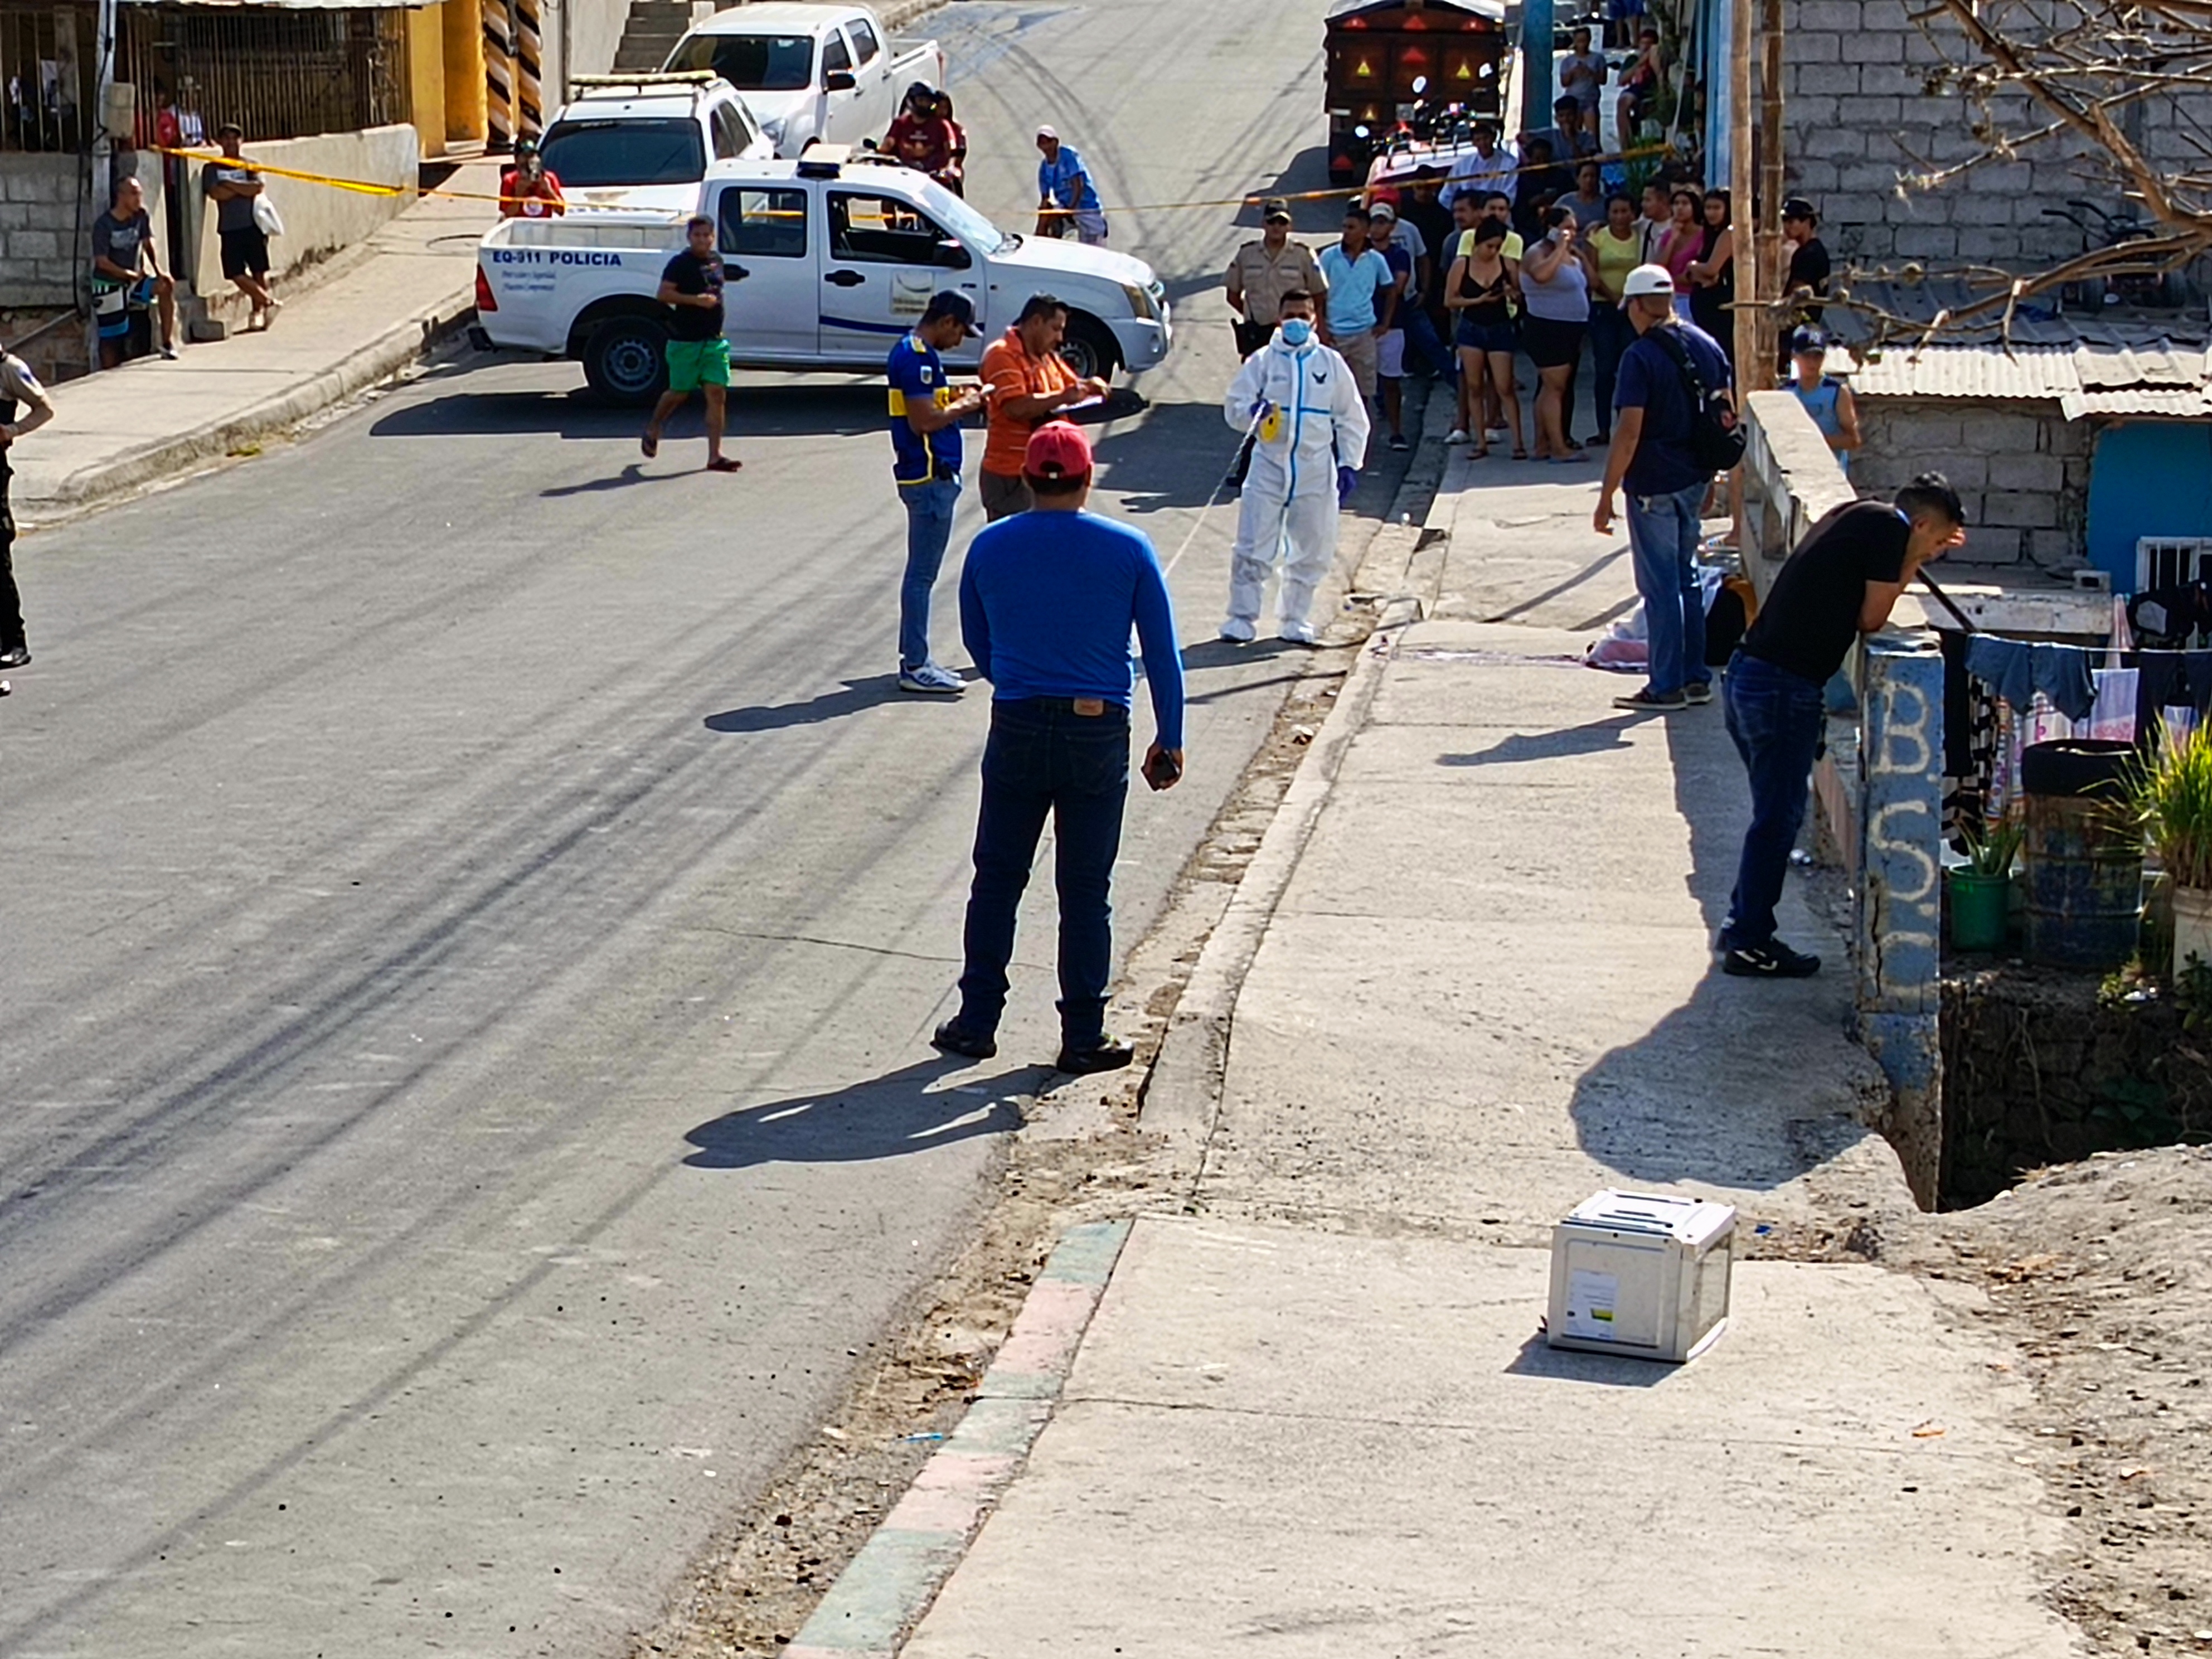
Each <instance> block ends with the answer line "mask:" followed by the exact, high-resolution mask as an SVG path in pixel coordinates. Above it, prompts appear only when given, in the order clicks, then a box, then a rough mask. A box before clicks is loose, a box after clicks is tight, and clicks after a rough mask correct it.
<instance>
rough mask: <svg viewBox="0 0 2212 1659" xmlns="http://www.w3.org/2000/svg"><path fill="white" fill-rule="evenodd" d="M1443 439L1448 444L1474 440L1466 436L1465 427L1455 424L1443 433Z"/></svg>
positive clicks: (1465, 442) (1466, 442)
mask: <svg viewBox="0 0 2212 1659" xmlns="http://www.w3.org/2000/svg"><path fill="white" fill-rule="evenodd" d="M1444 441H1445V442H1446V443H1448V444H1468V443H1473V442H1474V439H1472V438H1470V437H1468V434H1467V428H1465V427H1463V426H1455V427H1454V428H1452V429H1451V430H1450V431H1449V433H1447V434H1446V435H1445V436H1444Z"/></svg>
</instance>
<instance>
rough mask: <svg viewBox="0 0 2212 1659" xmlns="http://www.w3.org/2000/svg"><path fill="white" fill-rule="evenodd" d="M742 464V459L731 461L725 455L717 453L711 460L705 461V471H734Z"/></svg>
mask: <svg viewBox="0 0 2212 1659" xmlns="http://www.w3.org/2000/svg"><path fill="white" fill-rule="evenodd" d="M743 465H744V462H743V461H733V460H732V459H730V458H729V457H728V456H727V455H717V456H715V457H714V459H713V460H711V461H709V462H708V463H707V471H709V472H735V471H737V470H738V468H740V467H742V466H743Z"/></svg>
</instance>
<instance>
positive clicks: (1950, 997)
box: [1942, 967, 2212, 1209]
mask: <svg viewBox="0 0 2212 1659" xmlns="http://www.w3.org/2000/svg"><path fill="white" fill-rule="evenodd" d="M1943 1074H1944V1099H1943V1131H1944V1133H1943V1177H1942V1207H1943V1208H1945V1209H1956V1208H1960V1207H1961V1206H1967V1205H1973V1204H1979V1203H1982V1202H1984V1201H1985V1200H1989V1199H1991V1198H1994V1197H1995V1196H1996V1194H1998V1193H2000V1192H2002V1191H2003V1190H2004V1189H2005V1188H2008V1187H2009V1186H2011V1185H2012V1184H2013V1183H2014V1182H2015V1181H2017V1180H2018V1179H2019V1178H2020V1176H2021V1172H2022V1171H2024V1170H2032V1169H2035V1168H2038V1167H2039V1166H2041V1165H2043V1164H2070V1163H2073V1162H2075V1160H2077V1159H2080V1158H2087V1157H2088V1156H2089V1154H2090V1153H2092V1152H2103V1151H2106V1150H2108V1149H2111V1148H2114V1147H2129V1146H2163V1145H2166V1144H2167V1143H2169V1142H2172V1141H2176V1140H2183V1141H2203V1140H2206V1139H2212V1037H2207V1036H2203V1035H2201V1034H2195V1033H2191V1032H2190V1031H2189V1030H2187V1029H2186V1028H2185V1021H2184V1017H2183V1012H2182V1010H2181V1008H2180V1007H2179V1006H2177V1005H2176V1003H2175V1001H2174V1000H2173V998H2172V996H2171V995H2164V996H2160V997H2159V998H2157V999H2155V1000H2149V1001H2142V1002H2128V1001H2124V1000H2109V999H2107V998H2106V997H2104V996H2103V995H2101V994H2100V988H2099V986H2098V982H2097V981H2096V980H2095V979H2093V978H2091V977H2087V976H2085V975H2061V974H2057V973H2052V972H2049V971H2045V970H2039V969H2025V968H2018V967H2015V968H2007V969H1986V970H1984V971H1982V972H1980V973H1974V974H1964V975H1952V976H1948V977H1946V978H1945V980H1944V981H1943Z"/></svg>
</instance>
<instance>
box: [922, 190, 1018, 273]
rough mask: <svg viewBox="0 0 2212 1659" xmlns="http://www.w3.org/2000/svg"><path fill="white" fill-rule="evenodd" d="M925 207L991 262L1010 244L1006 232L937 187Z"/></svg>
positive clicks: (947, 191)
mask: <svg viewBox="0 0 2212 1659" xmlns="http://www.w3.org/2000/svg"><path fill="white" fill-rule="evenodd" d="M923 205H924V206H926V207H927V209H928V210H929V216H930V217H931V218H933V219H935V220H936V221H938V222H939V223H940V224H942V225H943V226H944V227H945V229H946V230H948V231H950V232H951V234H953V235H955V236H957V237H958V238H959V239H960V240H962V241H963V242H964V243H966V244H967V245H968V246H969V247H970V248H972V249H974V250H975V252H978V253H980V254H981V255H982V256H983V257H984V258H990V257H991V256H992V255H993V254H994V253H996V252H999V251H1000V249H1001V248H1003V247H1005V246H1006V233H1005V232H1004V231H1002V230H1000V228H998V226H996V225H994V224H993V223H992V222H990V220H988V219H987V218H986V217H984V216H983V215H982V214H981V213H980V212H978V211H977V210H975V209H974V208H972V207H969V205H968V204H967V203H966V202H965V201H963V200H962V199H961V198H960V197H957V196H955V195H954V194H953V193H952V192H951V191H949V190H940V189H939V188H938V187H937V186H935V185H932V186H931V187H930V191H929V196H928V199H927V201H926V202H925V203H924V204H923Z"/></svg>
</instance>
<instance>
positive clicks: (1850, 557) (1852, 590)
mask: <svg viewBox="0 0 2212 1659" xmlns="http://www.w3.org/2000/svg"><path fill="white" fill-rule="evenodd" d="M1911 533H1912V526H1911V525H1909V524H1907V523H1906V522H1905V518H1904V515H1903V514H1901V513H1899V512H1898V510H1897V509H1896V508H1895V507H1891V506H1889V505H1888V504H1887V503H1886V502H1883V501H1853V502H1852V503H1851V504H1850V506H1849V507H1838V508H1837V509H1836V510H1835V511H1834V512H1832V513H1828V514H1827V515H1826V517H1825V518H1823V519H1822V520H1820V523H1818V524H1816V525H1814V526H1813V527H1812V529H1811V530H1809V531H1808V532H1806V534H1805V539H1804V540H1803V541H1802V542H1800V543H1799V544H1797V550H1796V552H1795V553H1792V554H1791V555H1790V557H1789V558H1788V559H1787V560H1786V561H1784V564H1783V566H1782V574H1780V575H1778V576H1777V577H1776V578H1775V579H1774V591H1773V592H1771V593H1769V594H1768V595H1767V596H1766V603H1765V605H1761V606H1759V619H1758V620H1757V621H1756V622H1754V623H1752V625H1751V630H1750V632H1748V633H1747V634H1746V635H1744V636H1743V649H1744V651H1745V653H1747V655H1750V656H1753V657H1757V658H1759V659H1760V660H1761V661H1762V662H1770V663H1772V664H1773V665H1775V666H1776V667H1777V668H1782V669H1787V670H1788V671H1790V673H1792V674H1795V675H1796V676H1797V677H1798V678H1800V679H1806V680H1810V681H1812V682H1813V684H1815V685H1826V684H1827V683H1828V681H1829V680H1830V678H1832V677H1833V676H1834V674H1835V671H1837V670H1838V668H1841V667H1842V666H1843V665H1844V658H1845V657H1846V656H1847V655H1849V654H1850V648H1851V641H1853V640H1855V639H1857V637H1858V632H1859V611H1860V610H1861V609H1862V608H1863V606H1864V605H1865V604H1866V585H1867V584H1868V583H1869V582H1893V581H1899V580H1903V579H1904V575H1905V538H1907V537H1908V536H1910V535H1911Z"/></svg>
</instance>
